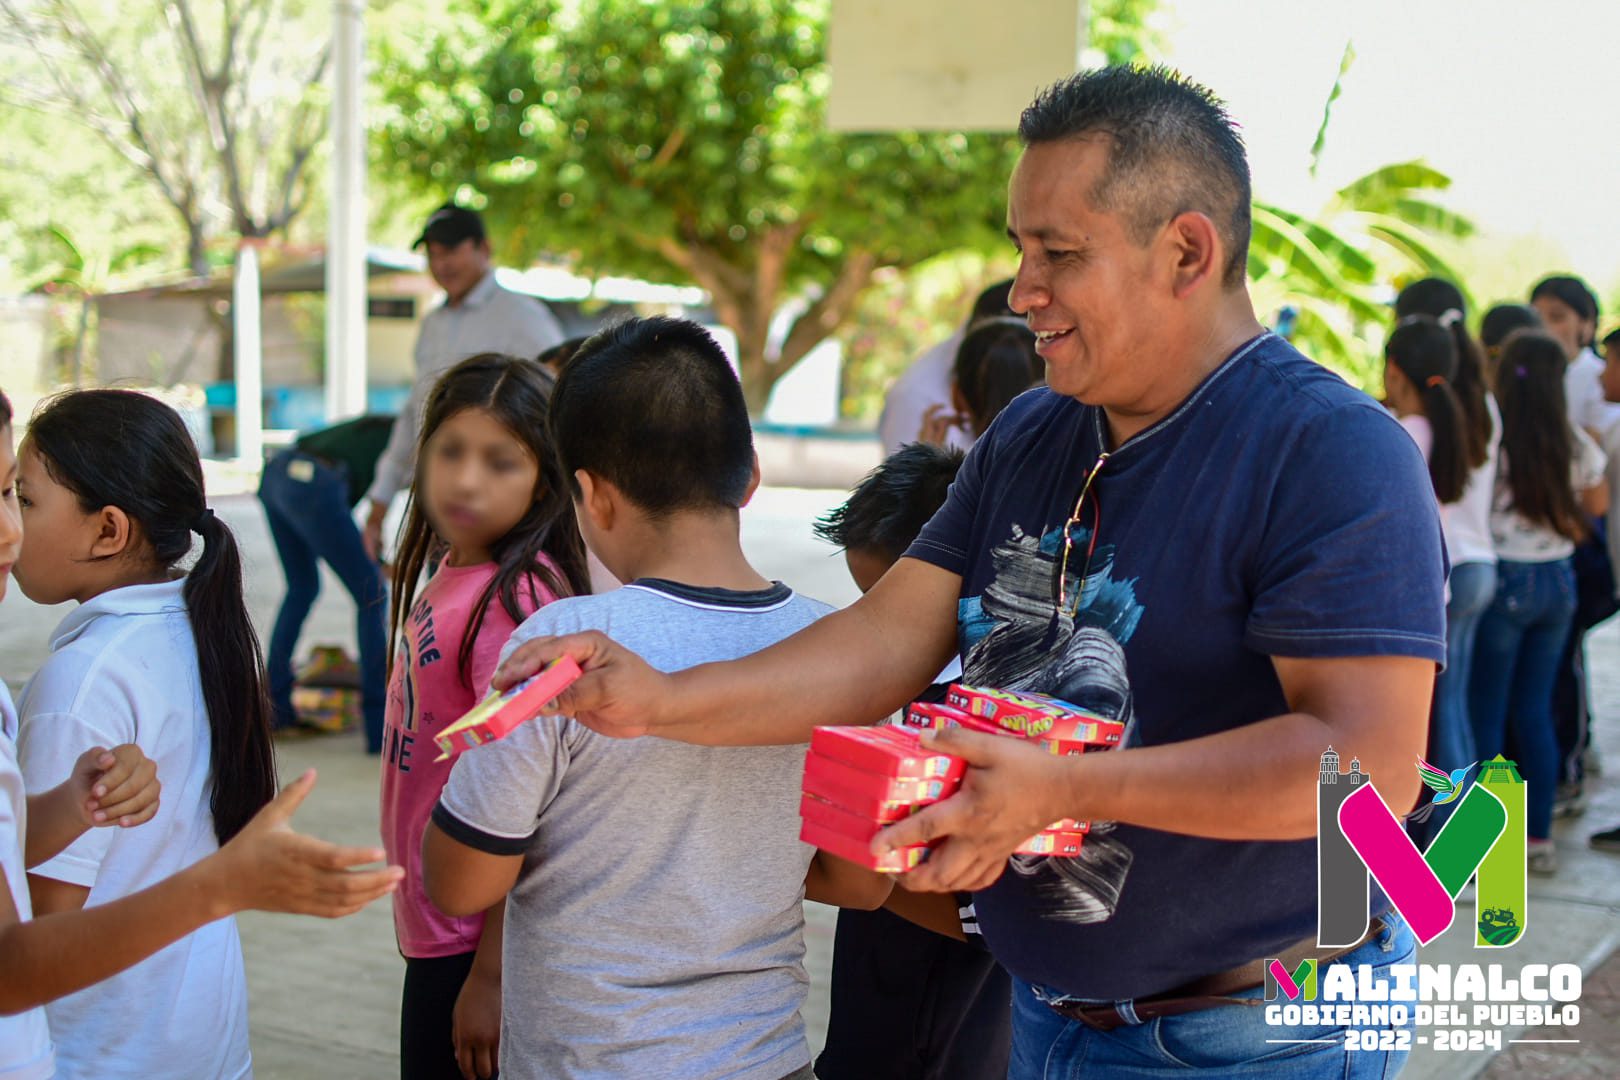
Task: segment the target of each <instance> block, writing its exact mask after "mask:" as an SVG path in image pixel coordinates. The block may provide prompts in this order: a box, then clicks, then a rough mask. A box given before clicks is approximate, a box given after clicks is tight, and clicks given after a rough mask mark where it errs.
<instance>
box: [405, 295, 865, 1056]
mask: <svg viewBox="0 0 1620 1080" xmlns="http://www.w3.org/2000/svg"><path fill="white" fill-rule="evenodd" d="M551 410H552V416H551V419H552V428H553V431H554V432H555V437H556V445H557V452H558V455H559V457H560V458H561V460H562V463H563V467H564V471H565V473H567V474H568V475H569V476H570V478H571V479H572V481H573V484H574V485H575V490H574V495H575V500H574V506H575V511H576V513H577V516H578V520H579V526H580V531H581V533H582V534H583V535H584V538H585V540H586V541H587V542H588V543H589V544H590V546H591V548H592V550H594V551H595V552H596V553H597V555H598V556H599V557H600V558H601V560H602V561H603V563H604V564H606V566H607V568H608V569H609V570H611V571H612V572H613V573H614V575H615V576H616V577H618V578H620V579H621V580H625V581H629V582H630V584H629V585H626V586H625V587H624V588H622V589H619V590H617V591H615V592H611V593H606V594H603V595H601V596H589V597H577V598H571V599H565V600H559V601H557V602H555V603H553V604H550V605H548V606H546V607H545V608H543V609H541V610H540V611H539V612H537V613H536V614H535V615H533V616H532V617H530V619H529V620H528V621H527V622H525V623H524V624H523V625H522V626H520V627H519V628H518V630H517V632H516V633H515V634H514V635H513V636H512V639H511V643H509V645H508V651H510V650H511V649H512V648H515V647H516V645H517V644H519V643H521V642H523V641H526V640H528V639H530V638H534V637H540V636H552V635H559V634H567V633H574V632H577V631H585V630H599V631H603V632H605V633H607V634H609V635H611V636H612V637H613V638H614V639H615V640H617V641H620V642H622V643H624V644H625V645H627V646H629V647H630V648H633V649H635V650H636V651H637V652H638V653H640V654H641V655H642V656H644V657H646V658H647V660H648V661H649V662H650V663H651V664H653V665H654V666H656V667H658V668H660V669H662V670H665V671H673V670H678V669H682V668H686V667H690V666H693V665H696V664H702V663H709V662H713V661H722V660H731V659H736V658H738V657H741V656H745V655H747V654H749V653H752V652H755V651H758V650H760V649H763V648H766V647H768V646H770V645H773V644H775V643H776V642H778V641H780V640H781V639H783V638H785V637H787V636H789V635H791V634H793V633H795V632H796V631H798V630H800V629H802V628H803V627H805V626H807V625H809V624H810V623H812V622H814V621H815V620H816V619H818V618H820V617H821V616H822V615H824V614H826V613H827V612H828V610H830V609H829V608H828V607H827V606H826V605H824V604H821V603H818V602H816V601H813V600H808V599H806V598H803V597H799V596H796V595H795V594H794V593H793V592H792V591H791V590H789V589H788V588H787V587H786V586H784V585H782V584H781V583H779V582H770V581H767V580H766V579H764V578H762V577H761V576H760V575H759V574H758V573H756V572H755V571H754V570H753V568H752V567H751V566H749V564H748V561H747V559H746V558H745V557H744V555H743V553H742V547H741V543H740V540H739V537H738V509H739V508H740V507H741V506H742V504H743V503H745V502H746V501H747V499H748V497H749V495H750V494H752V491H753V489H754V487H755V485H756V484H757V483H758V472H757V467H756V465H755V462H754V456H753V442H752V434H751V432H750V429H749V426H748V421H747V410H746V406H745V405H744V402H743V397H742V392H741V388H740V387H739V386H738V384H737V380H736V376H735V375H734V374H733V372H732V369H731V367H730V365H729V364H728V363H727V361H726V359H725V356H724V354H723V353H721V352H720V350H719V349H718V347H717V346H716V345H715V344H714V341H713V339H712V338H710V337H709V335H708V334H707V333H706V332H704V331H703V330H702V329H701V328H700V327H697V326H696V325H694V324H691V323H686V322H679V321H676V320H672V319H648V320H631V321H630V322H628V323H624V324H620V325H619V326H617V327H615V328H613V329H611V330H608V331H604V332H603V333H602V334H599V335H598V336H597V337H596V338H594V339H592V340H591V341H590V342H588V343H587V344H586V345H584V346H582V347H581V349H580V351H579V352H578V353H577V354H576V356H575V358H574V360H573V362H572V364H571V365H570V367H569V368H568V370H567V371H566V373H565V374H564V375H563V377H562V379H561V380H560V381H559V383H558V385H557V388H556V391H555V393H554V395H553V399H552V403H551ZM803 760H804V747H803V746H802V745H799V746H758V747H705V746H694V745H689V744H686V743H676V742H670V741H668V740H664V739H656V738H646V739H634V740H615V739H609V738H606V737H604V736H601V735H598V734H595V733H594V732H592V731H590V730H589V729H587V728H586V727H584V726H583V725H581V724H578V723H577V722H575V721H573V720H569V719H566V718H563V717H545V718H542V719H540V720H537V721H534V722H533V723H529V724H525V725H523V726H521V727H519V728H518V729H517V730H515V731H513V732H512V733H511V734H510V735H508V736H507V737H506V738H505V739H503V740H501V741H499V742H496V743H491V744H488V745H486V746H482V747H479V748H477V749H475V750H472V751H469V752H468V753H467V754H465V755H464V756H463V757H462V759H461V760H460V761H459V762H458V763H457V765H456V767H455V770H454V771H453V773H452V774H451V777H450V782H449V784H448V785H447V786H446V788H445V790H444V794H443V795H442V796H441V799H440V802H439V805H438V806H437V807H436V808H435V810H434V813H433V824H432V826H430V828H429V829H428V834H427V837H426V839H425V841H424V845H423V853H424V865H425V872H426V883H427V888H428V893H429V895H430V896H431V897H432V899H433V901H434V902H435V903H436V904H438V905H439V906H440V907H441V908H443V909H444V910H445V911H446V912H448V913H451V914H455V913H458V912H472V911H482V910H484V909H485V908H487V907H489V906H490V905H491V904H493V903H495V902H496V901H498V900H500V899H501V897H502V896H506V899H507V905H506V922H505V941H504V945H503V950H502V957H503V969H502V974H501V992H502V1010H501V1011H502V1031H501V1038H500V1070H501V1075H502V1076H503V1077H505V1078H507V1080H525V1078H528V1077H534V1078H540V1077H545V1078H548V1080H550V1078H568V1080H571V1078H576V1077H577V1078H585V1077H591V1078H596V1077H626V1078H630V1077H634V1078H637V1080H639V1078H642V1077H649V1076H657V1077H694V1078H696V1077H703V1078H709V1077H728V1078H737V1080H782V1078H784V1077H794V1078H797V1077H806V1078H807V1077H809V1076H810V1075H811V1072H810V1050H809V1046H808V1045H807V1043H806V1041H805V1035H804V1023H803V1020H802V1019H801V1017H800V1007H801V1005H802V1004H803V1001H804V998H805V993H806V989H807V986H808V981H809V980H808V978H807V977H806V975H805V972H804V964H803V958H804V938H803V930H804V912H803V906H802V900H803V899H804V898H805V897H806V896H809V897H810V898H812V899H818V900H824V901H826V902H829V903H842V904H845V905H847V906H859V907H868V908H870V907H876V906H877V905H879V904H881V903H882V902H883V900H884V899H885V898H886V897H887V895H888V891H889V882H888V879H887V878H885V877H883V876H882V875H879V874H875V873H871V872H869V871H866V870H863V869H860V868H858V867H856V866H854V865H852V864H850V863H847V862H844V861H842V860H839V859H836V858H834V857H832V856H828V855H825V854H823V853H820V852H816V851H815V850H814V849H812V848H811V847H809V846H808V845H806V844H804V843H802V842H801V841H800V840H799V839H798V824H799V823H798V810H797V807H798V801H799V786H800V783H799V782H800V773H801V770H802V767H803Z"/></svg>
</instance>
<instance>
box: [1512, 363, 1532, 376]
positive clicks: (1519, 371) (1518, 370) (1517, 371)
mask: <svg viewBox="0 0 1620 1080" xmlns="http://www.w3.org/2000/svg"><path fill="white" fill-rule="evenodd" d="M1528 374H1530V373H1529V372H1528V371H1526V370H1524V365H1523V364H1518V365H1516V366H1515V367H1514V368H1513V375H1514V377H1515V378H1519V379H1522V378H1524V377H1525V376H1526V375H1528Z"/></svg>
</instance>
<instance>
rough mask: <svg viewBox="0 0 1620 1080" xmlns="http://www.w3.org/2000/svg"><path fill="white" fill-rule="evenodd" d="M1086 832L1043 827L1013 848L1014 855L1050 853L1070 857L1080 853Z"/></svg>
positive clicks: (1058, 856)
mask: <svg viewBox="0 0 1620 1080" xmlns="http://www.w3.org/2000/svg"><path fill="white" fill-rule="evenodd" d="M1085 838H1086V834H1085V833H1083V832H1076V831H1074V830H1069V829H1063V830H1060V829H1042V830H1041V831H1040V832H1038V833H1036V834H1035V835H1034V836H1032V837H1030V838H1029V839H1028V840H1025V841H1024V842H1023V843H1022V844H1019V845H1018V846H1017V847H1016V848H1014V849H1013V854H1014V855H1048V856H1051V857H1052V858H1055V859H1068V858H1073V857H1074V856H1076V855H1078V854H1080V845H1081V844H1082V843H1083V842H1084V841H1085Z"/></svg>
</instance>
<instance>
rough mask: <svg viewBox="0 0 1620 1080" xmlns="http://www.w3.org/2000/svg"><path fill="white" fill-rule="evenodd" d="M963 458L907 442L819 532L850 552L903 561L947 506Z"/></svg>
mask: <svg viewBox="0 0 1620 1080" xmlns="http://www.w3.org/2000/svg"><path fill="white" fill-rule="evenodd" d="M962 456H963V455H962V451H960V450H947V449H945V448H944V447H940V446H932V445H930V444H928V443H911V444H910V445H909V446H902V447H901V448H900V449H898V450H896V451H895V452H894V453H893V454H890V455H889V457H888V459H887V460H885V461H884V462H883V464H881V465H879V466H878V467H877V468H875V469H873V470H872V471H871V472H870V473H867V475H866V478H865V479H864V480H862V481H861V482H860V483H859V484H857V485H856V487H855V490H854V491H852V492H850V493H849V499H848V501H846V502H845V503H844V505H843V506H840V507H838V508H837V509H835V510H833V511H832V512H831V513H829V514H828V515H827V516H826V517H824V518H822V519H821V520H820V521H818V522H816V525H815V529H816V535H817V536H819V537H821V539H823V540H825V541H827V542H828V543H829V544H834V545H836V546H838V547H841V548H843V549H845V550H846V551H872V552H877V553H878V554H880V555H883V556H884V557H885V558H889V559H898V558H899V557H900V556H901V555H903V554H905V551H906V548H908V547H910V546H911V542H912V541H913V540H915V539H916V538H917V534H918V533H920V532H922V527H923V526H924V525H926V524H928V519H929V518H931V517H933V516H934V513H935V512H936V511H937V510H938V509H939V508H940V507H941V506H944V505H945V493H946V491H947V490H949V488H950V486H951V481H952V480H955V479H956V471H957V470H958V469H960V468H961V467H962Z"/></svg>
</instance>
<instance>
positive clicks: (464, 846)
mask: <svg viewBox="0 0 1620 1080" xmlns="http://www.w3.org/2000/svg"><path fill="white" fill-rule="evenodd" d="M455 820H456V819H454V818H453V817H451V816H450V815H449V814H448V813H447V812H446V811H445V810H444V807H443V804H440V805H439V806H437V807H434V810H433V819H432V820H431V821H429V822H428V827H427V832H426V833H424V834H423V836H422V885H423V887H424V888H426V890H427V894H428V899H429V900H432V901H433V904H434V906H435V907H437V908H438V909H439V910H440V911H442V912H444V913H445V914H446V915H455V916H467V915H476V914H478V913H479V912H480V911H484V910H487V909H488V908H491V907H493V906H495V905H496V904H498V903H500V902H501V901H503V900H505V899H506V894H507V893H509V892H511V891H512V886H513V885H515V884H517V879H518V871H520V870H522V869H523V852H522V847H518V848H517V850H516V852H515V853H506V854H501V853H496V852H492V851H489V850H485V849H487V848H488V847H490V846H493V845H490V844H487V843H484V842H483V841H482V840H481V839H480V840H476V841H474V842H475V843H478V844H479V847H473V846H472V844H470V843H468V842H467V841H468V840H469V839H471V835H470V833H471V830H469V829H467V828H466V827H465V826H461V827H458V825H457V824H451V822H454V821H455ZM441 822H443V823H444V824H447V825H449V831H446V829H445V828H443V827H441ZM451 833H455V834H456V836H455V837H452V835H451ZM523 844H524V845H526V844H527V841H526V840H525V841H523ZM503 910H504V909H503ZM486 925H487V924H486ZM485 933H486V934H487V933H488V930H487V929H486V930H485Z"/></svg>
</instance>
